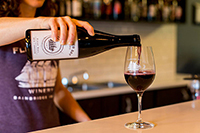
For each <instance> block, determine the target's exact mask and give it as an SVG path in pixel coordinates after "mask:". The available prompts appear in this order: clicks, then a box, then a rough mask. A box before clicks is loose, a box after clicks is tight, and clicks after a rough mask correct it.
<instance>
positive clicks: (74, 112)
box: [55, 89, 90, 122]
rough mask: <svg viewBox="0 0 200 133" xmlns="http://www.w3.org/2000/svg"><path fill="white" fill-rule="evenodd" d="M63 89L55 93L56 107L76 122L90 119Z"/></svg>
mask: <svg viewBox="0 0 200 133" xmlns="http://www.w3.org/2000/svg"><path fill="white" fill-rule="evenodd" d="M65 90H66V89H65ZM65 90H62V91H60V92H59V93H58V94H57V98H55V103H56V105H57V107H58V108H59V109H60V110H61V111H62V112H64V113H66V114H67V115H69V116H70V117H71V118H72V119H74V120H76V121H77V122H83V121H88V120H90V118H89V117H88V115H87V114H86V113H85V112H84V111H83V109H82V108H81V107H80V106H79V104H78V103H77V102H76V100H74V98H73V97H72V95H71V94H70V93H69V92H67V90H66V91H65Z"/></svg>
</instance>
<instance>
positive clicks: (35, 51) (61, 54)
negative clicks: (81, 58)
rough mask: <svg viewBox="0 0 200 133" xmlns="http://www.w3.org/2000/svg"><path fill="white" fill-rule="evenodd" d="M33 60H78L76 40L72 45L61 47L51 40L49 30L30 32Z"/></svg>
mask: <svg viewBox="0 0 200 133" xmlns="http://www.w3.org/2000/svg"><path fill="white" fill-rule="evenodd" d="M31 49H32V59H33V60H48V59H67V58H78V39H77V36H76V41H75V43H74V45H67V44H66V45H61V44H60V43H59V42H54V41H53V39H52V38H51V30H39V31H31Z"/></svg>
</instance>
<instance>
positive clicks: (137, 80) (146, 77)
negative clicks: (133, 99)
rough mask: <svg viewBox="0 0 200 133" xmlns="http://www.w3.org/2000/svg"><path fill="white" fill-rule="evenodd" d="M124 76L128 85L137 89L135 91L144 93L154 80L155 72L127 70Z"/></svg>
mask: <svg viewBox="0 0 200 133" xmlns="http://www.w3.org/2000/svg"><path fill="white" fill-rule="evenodd" d="M124 77H125V80H126V82H127V83H128V85H129V86H130V87H131V88H132V89H133V90H135V92H140V93H143V92H144V91H145V90H146V89H147V88H148V87H149V86H150V85H151V83H152V82H153V80H154V78H155V72H153V71H140V72H136V73H131V72H129V71H128V72H125V73H124Z"/></svg>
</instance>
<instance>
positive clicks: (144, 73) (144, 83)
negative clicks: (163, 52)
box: [124, 46, 155, 129]
mask: <svg viewBox="0 0 200 133" xmlns="http://www.w3.org/2000/svg"><path fill="white" fill-rule="evenodd" d="M124 77H125V80H126V82H127V83H128V85H129V86H130V87H131V88H132V89H133V90H134V91H135V92H136V94H137V97H138V120H137V121H136V122H129V123H126V124H125V127H126V128H129V129H148V128H153V127H154V124H153V123H149V122H144V121H142V118H141V108H142V103H141V102H142V95H143V93H144V91H145V90H146V89H147V88H148V87H149V86H150V85H151V83H152V82H153V80H154V78H155V63H154V57H153V51H152V47H151V46H143V47H141V46H129V47H128V48H127V51H126V59H125V66H124Z"/></svg>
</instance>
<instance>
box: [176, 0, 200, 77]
mask: <svg viewBox="0 0 200 133" xmlns="http://www.w3.org/2000/svg"><path fill="white" fill-rule="evenodd" d="M195 3H199V4H200V0H187V3H186V22H185V23H183V24H179V25H178V26H177V32H178V35H177V40H178V44H177V47H178V51H177V57H178V60H177V61H178V63H177V65H178V66H177V68H178V72H187V73H193V74H200V54H199V53H200V44H199V43H200V23H199V24H198V25H195V24H194V23H193V16H194V14H193V7H194V5H195ZM199 9H200V7H199V6H198V12H199ZM198 16H199V14H198ZM199 17H200V16H199ZM199 17H198V18H199Z"/></svg>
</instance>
